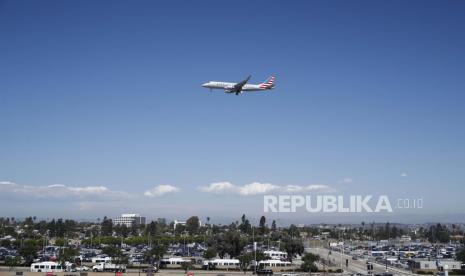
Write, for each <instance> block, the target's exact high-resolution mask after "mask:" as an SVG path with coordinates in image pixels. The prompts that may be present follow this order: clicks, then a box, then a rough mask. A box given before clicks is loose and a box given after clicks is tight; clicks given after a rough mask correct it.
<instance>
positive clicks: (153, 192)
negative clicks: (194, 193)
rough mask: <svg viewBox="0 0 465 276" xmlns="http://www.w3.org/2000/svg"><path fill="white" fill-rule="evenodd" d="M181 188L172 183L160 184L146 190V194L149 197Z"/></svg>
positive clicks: (174, 191)
mask: <svg viewBox="0 0 465 276" xmlns="http://www.w3.org/2000/svg"><path fill="white" fill-rule="evenodd" d="M179 190H180V189H179V188H178V187H175V186H172V185H158V186H156V187H153V188H152V189H150V190H147V191H145V193H144V195H145V196H148V197H157V196H162V195H165V194H169V193H176V192H178V191H179Z"/></svg>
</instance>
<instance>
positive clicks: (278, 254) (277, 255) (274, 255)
mask: <svg viewBox="0 0 465 276" xmlns="http://www.w3.org/2000/svg"><path fill="white" fill-rule="evenodd" d="M263 254H265V256H267V257H269V258H270V259H272V260H284V259H287V253H286V252H284V251H276V250H265V251H263Z"/></svg>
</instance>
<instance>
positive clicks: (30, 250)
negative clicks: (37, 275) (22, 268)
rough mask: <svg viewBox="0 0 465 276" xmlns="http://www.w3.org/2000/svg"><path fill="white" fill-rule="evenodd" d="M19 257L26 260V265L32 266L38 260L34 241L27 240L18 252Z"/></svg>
mask: <svg viewBox="0 0 465 276" xmlns="http://www.w3.org/2000/svg"><path fill="white" fill-rule="evenodd" d="M18 253H19V255H21V257H23V258H24V260H25V261H26V264H30V263H32V262H33V261H34V259H35V258H37V248H36V246H35V244H34V242H33V241H32V240H27V241H26V242H25V243H24V244H23V246H22V247H21V248H20V249H19V250H18Z"/></svg>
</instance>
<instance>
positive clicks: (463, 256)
mask: <svg viewBox="0 0 465 276" xmlns="http://www.w3.org/2000/svg"><path fill="white" fill-rule="evenodd" d="M457 260H459V261H461V262H462V263H465V247H462V249H461V250H460V251H459V252H458V253H457Z"/></svg>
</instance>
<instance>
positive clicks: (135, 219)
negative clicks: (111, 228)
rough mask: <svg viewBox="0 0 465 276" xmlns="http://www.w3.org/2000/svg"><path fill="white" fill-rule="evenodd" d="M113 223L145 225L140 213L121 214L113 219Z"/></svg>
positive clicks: (130, 225) (128, 225)
mask: <svg viewBox="0 0 465 276" xmlns="http://www.w3.org/2000/svg"><path fill="white" fill-rule="evenodd" d="M113 224H114V225H123V224H124V225H126V227H132V226H133V225H145V217H141V216H140V214H122V215H121V217H118V218H115V219H113Z"/></svg>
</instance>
